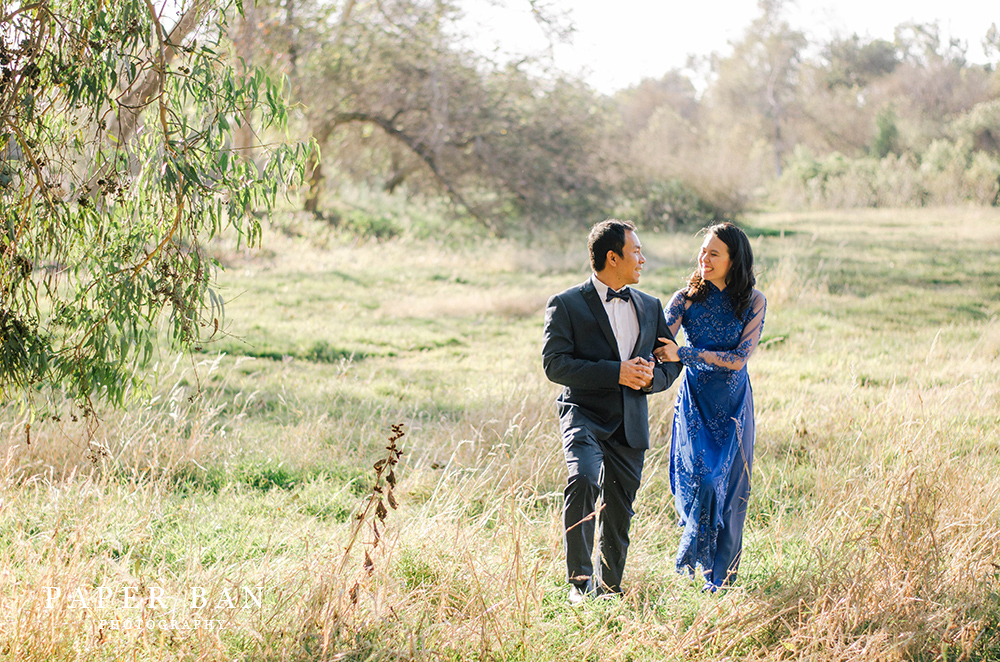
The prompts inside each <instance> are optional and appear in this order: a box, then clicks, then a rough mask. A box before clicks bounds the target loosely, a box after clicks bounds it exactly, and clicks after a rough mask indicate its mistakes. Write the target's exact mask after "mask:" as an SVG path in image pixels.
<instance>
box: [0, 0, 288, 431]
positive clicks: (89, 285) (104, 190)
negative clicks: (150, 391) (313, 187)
mask: <svg viewBox="0 0 1000 662" xmlns="http://www.w3.org/2000/svg"><path fill="white" fill-rule="evenodd" d="M232 9H233V7H231V6H229V5H227V4H210V3H209V2H208V1H207V0H194V2H193V4H187V5H183V6H180V7H178V14H177V16H176V17H173V18H170V19H167V18H165V17H164V16H161V15H160V14H158V13H157V11H156V9H155V8H154V6H153V5H152V4H151V3H149V2H142V1H140V0H118V1H117V2H113V3H111V2H103V1H102V0H41V1H39V2H31V3H28V2H6V1H4V2H3V3H2V4H0V14H2V21H0V24H2V25H3V29H2V31H0V75H2V80H3V87H2V91H0V200H2V206H0V352H2V354H0V397H3V398H4V399H10V398H13V397H18V396H23V395H24V394H27V393H28V392H30V391H31V390H32V389H33V388H35V387H37V386H40V385H43V386H51V387H56V388H62V389H65V391H66V392H67V393H68V394H69V395H70V396H71V397H73V398H74V399H75V400H76V401H77V402H78V404H79V405H80V406H82V407H83V408H84V411H85V412H89V411H91V403H92V400H93V399H95V398H96V399H101V400H107V401H110V402H112V403H117V404H120V403H121V402H122V401H123V398H124V396H125V394H126V392H127V390H128V388H129V385H132V384H135V383H136V380H137V377H136V374H137V372H136V367H137V365H139V364H141V363H142V362H143V361H145V360H148V359H149V358H150V357H151V355H152V353H153V349H154V344H155V342H156V339H157V337H158V334H159V333H160V326H159V320H160V319H161V317H162V316H163V314H164V313H166V316H167V319H168V320H169V322H168V328H169V333H170V337H171V338H172V340H173V341H174V342H176V344H177V345H179V346H183V347H187V346H191V345H192V344H195V343H197V342H199V341H200V340H201V339H203V338H205V337H207V336H211V335H212V334H213V333H214V332H215V331H216V330H217V329H218V326H219V324H220V321H221V319H222V313H223V311H222V302H221V300H220V299H219V298H218V297H217V296H215V295H214V294H213V293H212V291H211V290H210V289H209V285H210V281H211V275H212V271H213V266H214V265H213V260H212V258H211V255H210V253H209V252H208V251H207V250H206V247H205V242H206V241H207V240H208V239H210V238H212V237H214V236H217V235H218V234H220V233H221V232H223V231H230V232H235V233H236V235H237V236H238V237H239V241H241V242H243V243H245V244H246V245H252V244H255V243H257V242H258V241H259V238H260V226H259V222H258V221H257V220H256V217H255V216H254V215H253V213H252V212H254V211H255V210H260V209H262V208H263V209H266V208H268V207H269V206H270V205H272V204H273V203H274V202H275V198H276V196H277V195H278V193H279V192H280V191H282V189H283V188H284V187H285V186H286V185H287V184H288V183H290V182H292V181H294V180H295V179H296V177H298V176H300V175H301V162H302V160H303V156H304V151H305V147H304V146H303V145H285V144H277V145H270V146H266V147H263V149H262V150H261V152H260V156H259V159H258V160H257V161H254V160H251V159H250V158H248V156H247V155H245V154H241V153H240V152H238V151H237V150H236V149H235V148H234V143H233V133H234V131H235V130H236V129H237V128H239V127H240V126H241V125H243V124H244V123H245V122H247V120H248V119H249V120H252V122H253V126H254V129H255V130H256V131H260V130H263V129H267V128H274V129H281V127H283V126H284V124H285V122H286V103H285V99H284V96H283V92H282V90H281V89H280V88H279V87H278V86H276V85H275V84H274V83H273V82H272V81H271V80H270V79H269V78H268V77H266V76H265V75H264V73H263V72H262V71H260V70H248V71H244V70H243V67H242V66H240V67H238V69H239V70H237V69H234V66H233V63H232V60H231V58H230V56H229V54H228V53H227V46H226V42H225V39H224V35H225V26H226V22H227V20H228V17H229V16H230V14H231V11H232ZM236 9H238V7H237V8H236Z"/></svg>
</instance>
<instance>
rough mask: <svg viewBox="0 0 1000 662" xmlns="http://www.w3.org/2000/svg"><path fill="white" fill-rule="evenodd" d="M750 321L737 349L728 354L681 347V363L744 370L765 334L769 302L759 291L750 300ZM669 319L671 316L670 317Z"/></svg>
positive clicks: (702, 367)
mask: <svg viewBox="0 0 1000 662" xmlns="http://www.w3.org/2000/svg"><path fill="white" fill-rule="evenodd" d="M750 311H751V314H750V319H749V320H748V321H747V323H746V325H745V326H744V327H743V333H742V335H740V342H739V344H738V345H737V346H736V348H735V349H732V350H729V351H726V352H712V351H709V350H705V349H698V348H696V347H681V348H680V349H679V350H678V352H677V354H678V356H679V357H680V359H681V363H683V364H684V365H685V366H689V367H692V368H700V369H702V370H731V371H736V370H742V369H743V367H744V366H745V365H746V364H747V361H749V360H750V356H751V355H752V354H753V353H754V350H756V349H757V345H758V344H759V343H760V337H761V334H762V333H763V332H764V314H765V313H766V311H767V300H766V299H765V298H764V295H763V294H762V293H761V292H760V291H759V290H754V292H753V296H752V297H751V299H750ZM668 319H669V315H668Z"/></svg>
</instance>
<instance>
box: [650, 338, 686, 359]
mask: <svg viewBox="0 0 1000 662" xmlns="http://www.w3.org/2000/svg"><path fill="white" fill-rule="evenodd" d="M658 340H659V341H660V342H661V343H663V346H662V347H657V348H656V349H654V350H653V356H655V357H656V358H657V360H659V361H662V362H663V363H677V362H678V361H680V360H681V357H679V356H678V355H677V350H678V349H679V348H678V347H677V343H675V342H674V341H673V340H671V339H670V338H658Z"/></svg>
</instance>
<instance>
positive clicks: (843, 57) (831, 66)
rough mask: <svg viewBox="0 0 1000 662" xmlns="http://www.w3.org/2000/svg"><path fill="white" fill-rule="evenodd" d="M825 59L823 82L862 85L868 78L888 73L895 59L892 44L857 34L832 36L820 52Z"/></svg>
mask: <svg viewBox="0 0 1000 662" xmlns="http://www.w3.org/2000/svg"><path fill="white" fill-rule="evenodd" d="M823 58H824V59H825V60H826V62H827V67H828V69H827V71H826V84H827V86H829V87H831V88H833V87H848V88H864V87H866V86H867V85H868V84H869V83H870V82H871V81H873V80H875V79H877V78H880V77H881V76H885V75H887V74H891V73H892V72H893V71H894V70H895V69H896V65H898V64H899V60H898V58H897V56H896V47H895V46H894V45H893V44H892V43H890V42H888V41H885V40H884V39H872V40H866V41H862V40H861V39H860V38H859V37H858V35H856V34H855V35H852V36H851V37H850V38H847V39H841V38H835V39H833V41H831V42H830V43H829V44H827V46H826V49H825V50H824V53H823Z"/></svg>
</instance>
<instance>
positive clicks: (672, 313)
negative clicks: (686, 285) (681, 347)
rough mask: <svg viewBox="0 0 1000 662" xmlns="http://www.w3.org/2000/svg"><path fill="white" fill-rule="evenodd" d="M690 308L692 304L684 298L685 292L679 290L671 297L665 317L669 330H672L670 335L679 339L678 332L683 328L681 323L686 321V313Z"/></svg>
mask: <svg viewBox="0 0 1000 662" xmlns="http://www.w3.org/2000/svg"><path fill="white" fill-rule="evenodd" d="M690 306H691V302H690V301H688V300H687V297H686V296H684V290H677V291H676V292H674V296H672V297H670V303H668V304H667V311H666V313H665V315H666V318H667V328H669V329H670V333H671V334H673V336H674V338H676V337H677V332H678V331H679V330H680V328H681V322H682V321H683V320H684V312H685V311H686V310H687V309H688V308H689V307H690Z"/></svg>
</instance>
